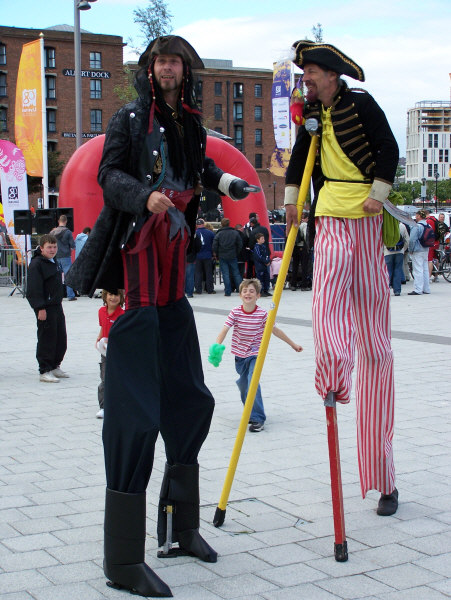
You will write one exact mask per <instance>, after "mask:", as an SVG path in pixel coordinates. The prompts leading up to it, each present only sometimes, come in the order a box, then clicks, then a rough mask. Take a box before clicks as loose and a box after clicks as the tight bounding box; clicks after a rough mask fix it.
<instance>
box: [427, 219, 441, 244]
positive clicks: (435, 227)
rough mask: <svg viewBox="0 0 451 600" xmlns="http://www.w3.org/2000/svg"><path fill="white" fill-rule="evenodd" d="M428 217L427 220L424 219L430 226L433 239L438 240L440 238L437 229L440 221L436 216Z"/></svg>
mask: <svg viewBox="0 0 451 600" xmlns="http://www.w3.org/2000/svg"><path fill="white" fill-rule="evenodd" d="M428 219H429V221H428V220H426V221H427V223H428V224H429V225H430V226H431V227H432V230H433V232H434V236H435V239H436V240H438V239H439V238H440V230H439V223H440V221H439V220H438V219H437V217H432V216H431V217H428ZM432 223H433V224H432Z"/></svg>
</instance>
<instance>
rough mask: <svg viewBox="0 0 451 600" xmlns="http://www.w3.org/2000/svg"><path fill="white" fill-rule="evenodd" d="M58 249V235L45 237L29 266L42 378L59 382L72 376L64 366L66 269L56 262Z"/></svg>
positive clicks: (51, 381)
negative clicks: (63, 304) (64, 270)
mask: <svg viewBox="0 0 451 600" xmlns="http://www.w3.org/2000/svg"><path fill="white" fill-rule="evenodd" d="M57 250H58V246H57V241H56V237H55V236H53V235H50V234H45V235H43V236H41V239H40V245H39V248H38V249H37V250H36V253H35V255H34V256H33V258H32V259H31V262H30V266H29V268H28V279H27V300H28V302H29V303H30V306H31V308H32V309H33V310H34V312H35V314H36V321H37V326H38V344H37V348H36V358H37V361H38V364H39V373H40V377H39V380H40V381H42V382H44V383H59V380H60V379H61V378H63V377H69V375H68V374H67V373H65V372H64V371H63V370H62V369H61V368H60V365H61V363H62V361H63V358H64V355H65V354H66V348H67V336H66V320H65V317H64V312H63V307H62V305H61V303H62V300H63V296H64V286H63V271H62V269H61V267H60V266H59V264H58V263H57V262H56V261H55V255H56V253H57Z"/></svg>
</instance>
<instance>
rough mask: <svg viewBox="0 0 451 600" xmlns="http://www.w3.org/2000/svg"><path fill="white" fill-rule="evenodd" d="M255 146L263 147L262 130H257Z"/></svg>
mask: <svg viewBox="0 0 451 600" xmlns="http://www.w3.org/2000/svg"><path fill="white" fill-rule="evenodd" d="M255 145H256V146H261V145H262V130H261V129H256V130H255Z"/></svg>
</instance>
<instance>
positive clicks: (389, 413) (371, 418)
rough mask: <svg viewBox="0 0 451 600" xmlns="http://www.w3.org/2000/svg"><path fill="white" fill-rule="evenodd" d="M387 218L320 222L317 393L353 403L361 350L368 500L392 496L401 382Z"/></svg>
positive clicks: (362, 460)
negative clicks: (386, 250) (385, 246)
mask: <svg viewBox="0 0 451 600" xmlns="http://www.w3.org/2000/svg"><path fill="white" fill-rule="evenodd" d="M381 228H382V217H381V216H378V217H366V218H362V219H341V218H334V217H319V218H317V219H316V237H315V262H314V273H313V338H314V343H315V353H316V374H315V385H316V390H317V392H318V393H319V394H320V396H321V397H322V398H325V397H326V395H327V393H328V392H335V399H336V401H337V402H341V403H343V404H344V403H347V402H349V399H350V393H351V383H352V370H353V368H354V355H355V348H356V347H357V378H356V390H355V393H356V409H357V449H358V461H359V473H360V485H361V489H362V496H363V497H365V496H366V493H367V491H368V490H370V489H376V490H379V491H380V492H382V493H383V494H389V493H391V492H392V491H393V489H394V487H395V469H394V464H393V448H392V440H393V421H394V381H393V353H392V350H391V344H390V338H391V332H390V289H389V283H388V275H387V270H386V266H385V262H384V256H383V250H382V234H381Z"/></svg>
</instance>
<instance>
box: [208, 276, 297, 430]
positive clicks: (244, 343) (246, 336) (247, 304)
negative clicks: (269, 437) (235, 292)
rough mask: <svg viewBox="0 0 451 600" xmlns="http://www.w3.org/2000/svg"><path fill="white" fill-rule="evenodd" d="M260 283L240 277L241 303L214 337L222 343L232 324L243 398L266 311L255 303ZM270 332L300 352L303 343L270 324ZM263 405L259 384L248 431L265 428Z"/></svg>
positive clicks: (242, 397) (260, 338)
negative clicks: (271, 327)
mask: <svg viewBox="0 0 451 600" xmlns="http://www.w3.org/2000/svg"><path fill="white" fill-rule="evenodd" d="M261 287H262V286H261V283H260V281H259V280H258V279H243V281H242V282H241V284H240V288H239V292H240V298H241V302H242V304H241V306H237V307H236V308H234V309H232V310H231V311H230V313H229V316H228V317H227V319H226V321H225V324H224V327H223V328H222V329H221V331H220V333H219V335H218V337H217V338H216V343H217V344H222V342H223V341H224V339H225V337H226V335H227V333H228V332H229V329H230V328H231V327H233V334H232V348H231V351H232V354H234V355H235V368H236V371H237V373H238V375H239V379H238V380H237V382H236V383H237V385H238V388H239V390H240V394H241V401H242V402H243V404H244V403H245V402H246V397H247V392H248V389H249V384H250V382H251V379H252V373H253V372H254V367H255V361H256V360H257V354H258V350H259V348H260V343H261V341H262V336H263V330H264V328H265V323H266V319H267V317H268V313H267V312H266V310H264V309H263V308H261V306H258V305H257V300H258V299H259V298H260V291H261ZM272 333H273V334H274V335H275V336H276V337H278V338H279V339H281V340H283V341H284V342H286V343H287V344H288V345H289V346H291V347H292V348H293V350H295V351H296V352H302V346H300V345H299V344H295V343H294V342H293V341H292V340H290V338H289V337H288V336H287V335H286V334H285V333H284V332H283V331H282V330H281V329H279V328H278V327H275V326H274V327H273V330H272ZM265 421H266V415H265V409H264V406H263V398H262V395H261V388H260V385H259V386H258V388H257V392H256V394H255V400H254V406H253V407H252V413H251V417H250V421H249V423H250V426H249V431H252V432H258V431H262V430H263V429H264V428H265Z"/></svg>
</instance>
